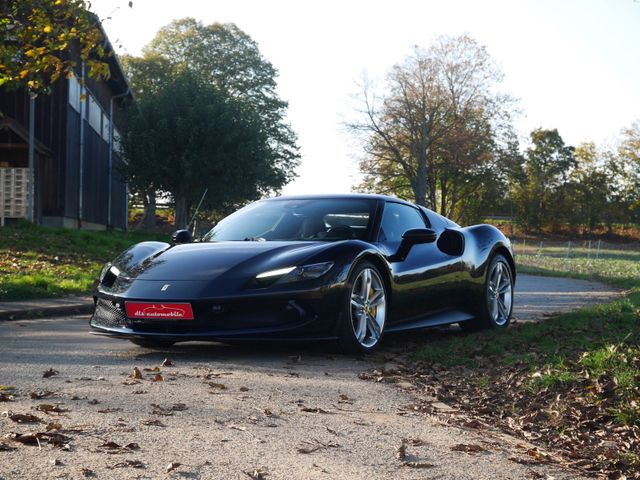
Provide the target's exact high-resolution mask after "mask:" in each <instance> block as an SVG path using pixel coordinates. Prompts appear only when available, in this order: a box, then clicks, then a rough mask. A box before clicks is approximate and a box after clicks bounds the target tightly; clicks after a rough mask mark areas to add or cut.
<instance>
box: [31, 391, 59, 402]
mask: <svg viewBox="0 0 640 480" xmlns="http://www.w3.org/2000/svg"><path fill="white" fill-rule="evenodd" d="M55 395H58V394H57V393H55V392H50V391H49V390H41V391H39V392H31V393H30V394H29V396H30V397H31V398H32V399H34V400H40V399H41V398H49V397H53V396H55Z"/></svg>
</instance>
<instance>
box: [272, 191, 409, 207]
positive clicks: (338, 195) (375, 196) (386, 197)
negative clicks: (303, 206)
mask: <svg viewBox="0 0 640 480" xmlns="http://www.w3.org/2000/svg"><path fill="white" fill-rule="evenodd" d="M354 198H361V199H364V200H384V201H392V202H398V203H406V204H407V205H412V206H415V205H414V204H413V203H411V202H408V201H406V200H402V199H401V198H398V197H392V196H390V195H379V194H377V193H336V194H314V195H283V196H280V197H272V198H267V199H265V200H267V201H274V200H275V201H277V200H322V199H335V200H340V199H345V200H346V199H354Z"/></svg>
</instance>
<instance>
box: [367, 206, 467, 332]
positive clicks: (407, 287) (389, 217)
mask: <svg viewBox="0 0 640 480" xmlns="http://www.w3.org/2000/svg"><path fill="white" fill-rule="evenodd" d="M433 227H436V228H435V229H436V231H437V233H438V235H440V234H441V233H442V231H443V230H444V229H443V228H442V227H440V228H439V230H440V231H438V226H436V225H433V226H432V225H431V224H430V223H429V220H428V218H427V217H426V216H425V215H424V214H423V213H422V212H421V211H420V210H419V209H418V208H416V207H413V206H411V205H408V204H405V203H399V202H391V201H388V202H385V206H384V210H383V212H382V219H381V221H380V227H379V230H378V236H377V244H378V247H379V248H380V249H381V250H382V251H383V252H384V253H385V255H386V256H387V258H388V259H390V261H391V270H392V275H393V290H394V291H393V308H392V309H391V317H390V318H389V319H388V321H389V324H394V323H397V322H401V321H405V320H413V319H417V318H420V317H422V316H425V315H426V314H427V313H431V312H435V311H438V310H442V309H445V308H448V307H451V306H452V305H454V303H455V302H454V299H453V298H452V293H451V291H452V289H453V287H454V285H453V283H455V281H456V272H457V271H458V268H457V264H458V263H459V261H460V257H459V256H453V255H448V254H446V253H444V252H442V251H441V250H440V249H439V248H438V244H437V242H432V243H423V244H417V245H414V246H413V247H411V250H410V251H409V253H408V255H407V256H406V257H405V258H404V259H403V260H395V261H392V260H394V259H393V255H394V253H396V252H397V251H398V248H399V247H400V243H401V241H402V235H403V234H404V232H406V231H407V230H410V229H413V228H433Z"/></svg>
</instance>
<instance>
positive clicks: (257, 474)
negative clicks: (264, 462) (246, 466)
mask: <svg viewBox="0 0 640 480" xmlns="http://www.w3.org/2000/svg"><path fill="white" fill-rule="evenodd" d="M244 474H245V475H247V476H248V477H249V478H251V479H252V480H265V479H266V477H267V475H269V473H268V472H267V471H266V470H265V469H263V468H256V469H254V470H253V472H244Z"/></svg>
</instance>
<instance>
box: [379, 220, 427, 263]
mask: <svg viewBox="0 0 640 480" xmlns="http://www.w3.org/2000/svg"><path fill="white" fill-rule="evenodd" d="M437 237H438V234H437V233H436V231H435V230H432V229H431V228H412V229H411V230H407V231H406V232H404V234H403V235H402V242H400V246H399V247H398V251H397V252H396V253H394V254H393V255H392V256H391V257H390V258H389V260H390V261H392V262H402V261H404V259H405V258H407V255H409V251H410V250H411V247H413V246H414V245H418V244H420V243H431V242H435V241H436V238H437Z"/></svg>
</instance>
